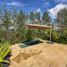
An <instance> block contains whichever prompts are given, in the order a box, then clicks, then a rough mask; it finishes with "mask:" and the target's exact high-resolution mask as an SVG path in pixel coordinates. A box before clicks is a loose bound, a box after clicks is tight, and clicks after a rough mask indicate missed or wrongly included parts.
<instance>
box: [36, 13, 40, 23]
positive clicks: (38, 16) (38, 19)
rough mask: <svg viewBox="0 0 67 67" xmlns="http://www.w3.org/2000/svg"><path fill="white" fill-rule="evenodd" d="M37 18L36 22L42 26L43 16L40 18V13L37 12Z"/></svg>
mask: <svg viewBox="0 0 67 67" xmlns="http://www.w3.org/2000/svg"><path fill="white" fill-rule="evenodd" d="M35 16H36V19H35V20H36V22H37V23H38V24H41V16H40V12H36V13H35Z"/></svg>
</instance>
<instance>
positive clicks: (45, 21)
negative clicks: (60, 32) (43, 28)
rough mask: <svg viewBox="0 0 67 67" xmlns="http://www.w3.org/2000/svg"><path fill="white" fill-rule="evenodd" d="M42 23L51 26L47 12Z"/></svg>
mask: <svg viewBox="0 0 67 67" xmlns="http://www.w3.org/2000/svg"><path fill="white" fill-rule="evenodd" d="M42 21H43V24H50V17H49V14H48V12H47V11H46V12H44V13H43V16H42Z"/></svg>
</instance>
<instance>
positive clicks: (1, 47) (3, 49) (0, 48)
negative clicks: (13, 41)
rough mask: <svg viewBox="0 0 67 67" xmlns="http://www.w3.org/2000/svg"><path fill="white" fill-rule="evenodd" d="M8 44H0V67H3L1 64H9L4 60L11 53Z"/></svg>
mask: <svg viewBox="0 0 67 67" xmlns="http://www.w3.org/2000/svg"><path fill="white" fill-rule="evenodd" d="M9 47H10V46H9V45H8V43H5V44H0V67H3V63H7V64H9V63H10V62H9V61H7V60H5V57H6V56H7V55H8V54H9V53H10V52H11V50H10V48H9Z"/></svg>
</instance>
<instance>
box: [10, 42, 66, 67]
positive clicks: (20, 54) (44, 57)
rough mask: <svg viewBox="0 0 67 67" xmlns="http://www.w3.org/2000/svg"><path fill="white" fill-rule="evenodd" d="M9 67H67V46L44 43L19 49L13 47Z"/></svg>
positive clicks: (16, 46) (15, 46)
mask: <svg viewBox="0 0 67 67" xmlns="http://www.w3.org/2000/svg"><path fill="white" fill-rule="evenodd" d="M11 49H12V56H11V58H10V59H11V65H10V66H9V67H67V46H66V45H63V44H58V43H54V44H48V43H46V41H44V43H41V44H38V45H34V46H30V47H27V48H20V47H19V45H18V44H16V45H13V46H12V47H11Z"/></svg>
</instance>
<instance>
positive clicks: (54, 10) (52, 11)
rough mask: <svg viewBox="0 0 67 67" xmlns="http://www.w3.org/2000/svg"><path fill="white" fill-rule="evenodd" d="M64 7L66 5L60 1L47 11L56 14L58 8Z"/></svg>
mask: <svg viewBox="0 0 67 67" xmlns="http://www.w3.org/2000/svg"><path fill="white" fill-rule="evenodd" d="M64 8H67V5H66V4H63V3H61V4H58V5H56V6H55V7H54V8H51V9H49V10H48V11H49V13H50V14H52V15H53V16H56V15H57V13H58V12H59V10H61V9H64Z"/></svg>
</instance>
